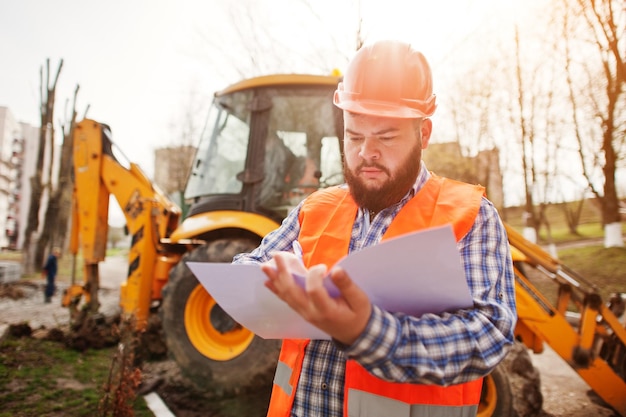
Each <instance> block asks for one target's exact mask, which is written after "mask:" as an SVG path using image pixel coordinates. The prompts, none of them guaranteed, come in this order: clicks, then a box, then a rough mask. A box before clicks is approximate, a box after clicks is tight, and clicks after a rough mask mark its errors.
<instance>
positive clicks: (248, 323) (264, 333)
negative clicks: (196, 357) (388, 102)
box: [187, 226, 472, 339]
mask: <svg viewBox="0 0 626 417" xmlns="http://www.w3.org/2000/svg"><path fill="white" fill-rule="evenodd" d="M187 265H188V266H189V268H190V269H191V271H192V272H193V273H194V274H195V276H196V277H197V278H198V280H199V281H200V283H201V284H202V285H203V286H204V288H205V289H206V290H207V291H208V292H209V293H210V294H211V295H212V296H213V298H214V299H215V300H216V301H217V303H218V304H219V305H220V306H221V307H222V309H224V311H226V312H227V313H228V314H230V316H231V317H232V318H233V319H234V320H236V321H237V322H238V323H240V324H241V325H243V326H245V327H246V328H248V329H249V330H251V331H253V332H254V333H256V334H257V335H259V336H261V337H263V338H266V339H286V338H290V339H329V338H330V337H329V336H328V335H327V334H326V333H324V332H322V331H321V330H319V329H317V328H316V327H314V326H312V325H311V324H309V323H307V322H306V321H305V320H304V319H302V317H300V316H299V315H298V314H297V313H295V312H294V311H293V310H291V309H290V308H289V306H288V305H287V304H285V303H284V302H283V301H282V300H280V299H279V298H278V297H276V296H275V295H274V294H273V293H272V292H271V291H270V290H268V289H267V288H265V285H264V283H265V281H266V280H267V277H266V275H265V274H264V273H263V271H261V268H260V265H234V264H230V263H211V262H188V263H187ZM337 265H338V266H341V267H342V268H344V269H345V270H346V272H347V273H348V275H350V277H351V278H352V279H353V280H354V281H355V282H356V283H357V284H358V285H359V286H360V287H361V288H362V289H363V290H364V291H365V292H366V293H367V294H368V295H369V297H370V299H371V301H372V303H373V304H376V305H378V306H380V307H381V308H383V309H385V310H388V311H392V312H403V313H407V314H411V315H414V316H421V315H423V314H425V313H435V314H439V313H442V312H444V311H453V310H457V309H461V308H471V307H472V298H471V295H470V292H469V289H468V286H467V282H466V280H465V274H464V272H463V267H462V265H461V259H460V255H459V252H458V249H457V248H456V242H455V239H454V234H453V232H452V227H451V226H441V227H436V228H432V229H427V230H423V231H419V232H414V233H410V234H406V235H403V236H400V237H396V238H393V239H389V240H385V241H383V242H381V243H379V244H377V245H374V246H371V247H368V248H365V249H363V250H361V251H359V252H353V253H351V254H349V255H348V256H346V257H344V258H343V259H342V260H340V261H339V262H338V263H337Z"/></svg>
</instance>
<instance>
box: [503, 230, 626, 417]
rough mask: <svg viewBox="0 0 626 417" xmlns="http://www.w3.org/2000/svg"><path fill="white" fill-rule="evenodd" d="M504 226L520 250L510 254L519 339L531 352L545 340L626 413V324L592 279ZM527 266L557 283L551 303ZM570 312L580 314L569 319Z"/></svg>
mask: <svg viewBox="0 0 626 417" xmlns="http://www.w3.org/2000/svg"><path fill="white" fill-rule="evenodd" d="M505 227H506V231H507V233H508V237H509V243H510V244H511V246H512V248H513V252H516V251H517V252H518V255H517V256H515V255H514V260H517V261H518V262H515V273H516V298H517V314H518V323H517V327H516V329H515V332H516V337H517V339H519V340H521V341H522V342H523V343H524V344H525V345H526V346H527V347H528V348H530V349H533V351H534V352H535V353H539V352H541V351H542V350H543V342H546V343H547V344H548V345H549V346H550V347H551V348H552V349H553V350H554V351H555V352H556V353H557V354H558V355H559V356H561V358H563V359H564V360H565V361H566V362H567V363H568V364H569V365H570V366H571V367H572V368H573V369H574V370H575V371H576V372H577V373H578V374H579V375H580V376H581V377H582V378H583V380H585V382H587V384H589V386H590V387H591V388H592V389H593V390H594V391H595V392H596V393H597V394H598V395H599V396H600V397H601V398H602V399H603V400H604V401H606V402H607V403H608V404H609V405H611V406H612V407H613V408H614V409H615V410H616V411H617V412H618V413H619V414H620V415H622V416H626V348H625V347H626V328H625V327H624V324H623V323H620V321H619V319H618V318H617V316H616V315H615V314H614V313H613V311H612V310H611V309H610V308H609V307H607V306H606V305H605V304H604V303H603V302H602V299H601V297H600V295H599V294H598V292H597V290H596V288H595V286H594V285H593V284H592V283H590V282H588V281H586V280H585V279H584V278H583V277H581V276H580V275H578V274H576V273H575V272H574V271H572V270H570V269H569V268H567V267H566V266H565V265H563V264H562V263H561V262H560V261H559V260H557V259H554V258H553V257H552V256H551V255H550V254H549V253H547V252H546V251H544V250H543V249H542V248H541V247H539V246H538V245H536V244H534V243H532V242H529V241H528V240H526V239H525V238H524V237H523V236H522V235H521V234H520V233H519V232H517V231H516V230H514V229H513V228H512V227H510V226H509V225H505ZM516 258H517V259H516ZM528 268H535V269H536V270H537V271H539V272H541V273H542V274H544V275H545V276H547V277H549V278H550V279H551V280H552V281H553V282H554V284H555V285H557V286H558V293H557V300H556V303H555V304H554V305H552V304H551V303H550V302H549V301H548V300H547V299H546V298H545V297H544V295H543V294H542V293H541V292H540V291H539V290H538V289H537V288H536V287H535V286H534V285H533V283H532V279H531V278H530V277H529V275H528ZM572 312H573V313H578V314H579V317H580V319H579V320H572V319H568V313H570V315H571V313H572ZM572 321H575V322H574V323H572Z"/></svg>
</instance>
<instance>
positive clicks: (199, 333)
mask: <svg viewBox="0 0 626 417" xmlns="http://www.w3.org/2000/svg"><path fill="white" fill-rule="evenodd" d="M256 246H257V243H256V242H253V241H251V240H248V239H219V240H215V241H213V242H209V243H207V244H206V245H203V246H201V247H199V248H197V249H195V250H194V251H192V252H190V253H188V254H186V255H185V256H184V257H183V259H182V260H181V261H180V262H179V263H178V264H177V265H176V266H175V267H174V268H173V269H172V271H171V273H170V278H169V281H168V283H167V285H166V286H165V288H164V289H163V305H162V306H161V321H162V326H163V332H164V335H165V340H166V344H167V348H168V351H169V353H170V355H171V356H172V357H173V359H174V360H175V361H176V363H177V364H178V366H179V368H180V370H181V373H182V374H183V375H184V376H185V377H187V379H189V380H190V381H191V382H192V383H193V385H194V386H195V387H196V388H197V389H199V390H202V391H211V392H214V393H218V394H224V395H227V394H234V393H241V392H246V391H249V390H256V389H261V388H268V387H271V381H272V376H273V373H274V370H275V369H276V361H277V359H278V352H279V349H280V342H279V341H278V340H264V339H262V338H260V337H258V336H256V335H255V334H254V333H252V332H251V331H249V330H248V329H246V328H244V327H243V326H241V325H240V324H239V323H237V322H235V321H234V320H233V319H232V318H231V317H230V316H229V315H228V314H226V313H225V312H224V310H222V309H221V307H220V306H219V305H218V304H217V303H216V302H215V300H214V299H213V297H211V295H210V294H209V293H207V292H206V291H205V290H204V287H202V285H200V283H199V282H198V280H197V279H196V277H195V276H194V275H193V273H192V272H191V270H190V269H189V268H188V267H187V265H186V264H185V262H187V261H190V262H230V261H231V260H232V258H233V256H234V255H236V254H237V253H241V252H248V251H250V250H252V249H253V248H255V247H256ZM229 278H230V277H224V279H229Z"/></svg>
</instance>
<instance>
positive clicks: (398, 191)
mask: <svg viewBox="0 0 626 417" xmlns="http://www.w3.org/2000/svg"><path fill="white" fill-rule="evenodd" d="M421 145H422V144H421V140H418V141H416V142H415V146H414V147H413V149H411V150H410V151H409V152H408V153H407V157H406V159H405V160H404V162H403V163H402V164H401V165H400V167H399V168H398V170H397V171H396V172H395V173H391V172H390V171H389V169H388V168H387V167H384V166H382V165H378V164H377V163H369V164H367V163H361V164H359V165H358V166H357V167H356V168H354V169H353V170H351V169H350V168H349V167H348V166H346V164H345V162H344V165H343V175H344V178H345V180H346V183H347V184H348V187H349V188H350V194H351V195H352V198H353V199H354V201H355V202H356V203H357V204H358V206H359V207H361V208H365V209H368V210H371V211H374V212H376V213H378V212H380V211H381V210H383V209H385V208H387V207H390V206H392V205H394V204H395V203H397V202H399V201H400V200H401V199H402V197H404V196H405V195H406V193H407V192H408V191H409V189H410V188H411V187H412V186H413V184H414V183H415V180H416V179H417V174H418V173H419V170H420V165H421V162H420V161H421V159H422V146H421ZM364 167H374V168H377V169H380V170H382V171H383V172H385V173H386V174H387V176H388V179H387V180H386V181H385V182H384V183H383V184H382V185H380V186H377V187H368V185H367V184H366V183H365V181H363V179H361V178H359V177H358V173H359V171H360V170H361V169H362V168H364Z"/></svg>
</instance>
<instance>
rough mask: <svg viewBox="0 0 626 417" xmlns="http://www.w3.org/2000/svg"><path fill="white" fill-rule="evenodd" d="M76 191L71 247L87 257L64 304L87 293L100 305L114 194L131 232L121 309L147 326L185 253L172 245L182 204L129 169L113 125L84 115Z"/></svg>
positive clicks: (77, 144) (77, 142) (78, 134)
mask: <svg viewBox="0 0 626 417" xmlns="http://www.w3.org/2000/svg"><path fill="white" fill-rule="evenodd" d="M73 148H74V192H73V209H74V210H73V220H72V234H71V236H72V238H71V246H70V250H71V251H72V252H73V253H74V254H76V253H77V252H78V251H79V250H80V252H81V253H82V257H83V260H84V268H83V273H84V275H83V279H84V284H83V285H82V286H78V285H74V286H73V287H71V288H70V290H69V291H68V299H67V300H66V299H65V298H64V304H66V305H68V304H71V303H76V301H77V300H76V297H80V296H82V295H84V296H86V301H87V302H88V304H89V308H90V310H92V311H94V312H96V311H97V309H98V307H99V306H98V301H97V291H98V287H99V274H98V263H99V262H101V261H103V260H104V259H105V255H106V246H107V233H108V227H109V226H108V214H109V197H110V196H113V197H114V198H115V200H116V201H117V203H118V204H119V206H120V208H121V209H122V212H123V213H124V216H125V219H126V227H127V229H128V233H129V234H130V235H131V237H132V240H131V246H130V250H129V254H128V257H129V259H128V261H129V263H128V264H129V268H128V275H127V277H126V280H125V282H123V283H122V284H121V289H120V306H121V307H122V311H123V312H124V313H127V314H132V315H134V317H135V319H136V320H137V326H138V327H139V328H142V327H144V326H145V324H146V322H147V319H148V315H149V313H150V307H151V303H152V301H153V300H158V299H160V297H161V288H162V286H163V285H164V284H165V282H166V281H167V277H168V273H169V269H170V268H171V265H173V264H175V263H176V262H177V261H178V260H179V259H180V257H181V255H182V253H184V252H185V251H186V247H185V246H181V245H175V244H170V243H169V242H168V238H169V237H170V235H171V233H172V231H173V230H174V229H175V228H176V227H177V225H178V221H179V219H180V215H181V210H180V208H179V207H178V206H177V205H176V204H174V203H173V202H171V201H170V200H169V199H168V198H167V197H166V196H165V194H164V193H163V192H161V191H160V190H159V189H158V188H157V187H156V186H155V185H154V184H152V183H151V181H150V180H149V179H148V178H147V177H146V175H145V174H144V173H143V172H142V170H141V169H140V168H139V167H138V166H137V165H136V164H133V163H130V167H129V168H126V167H125V166H123V165H122V164H120V163H119V162H118V160H117V159H116V158H115V157H114V155H113V152H112V142H111V139H110V131H109V128H108V126H106V125H103V124H100V123H97V122H95V121H93V120H89V119H85V120H83V121H81V122H79V123H78V124H77V126H76V129H75V133H74V137H73Z"/></svg>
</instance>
